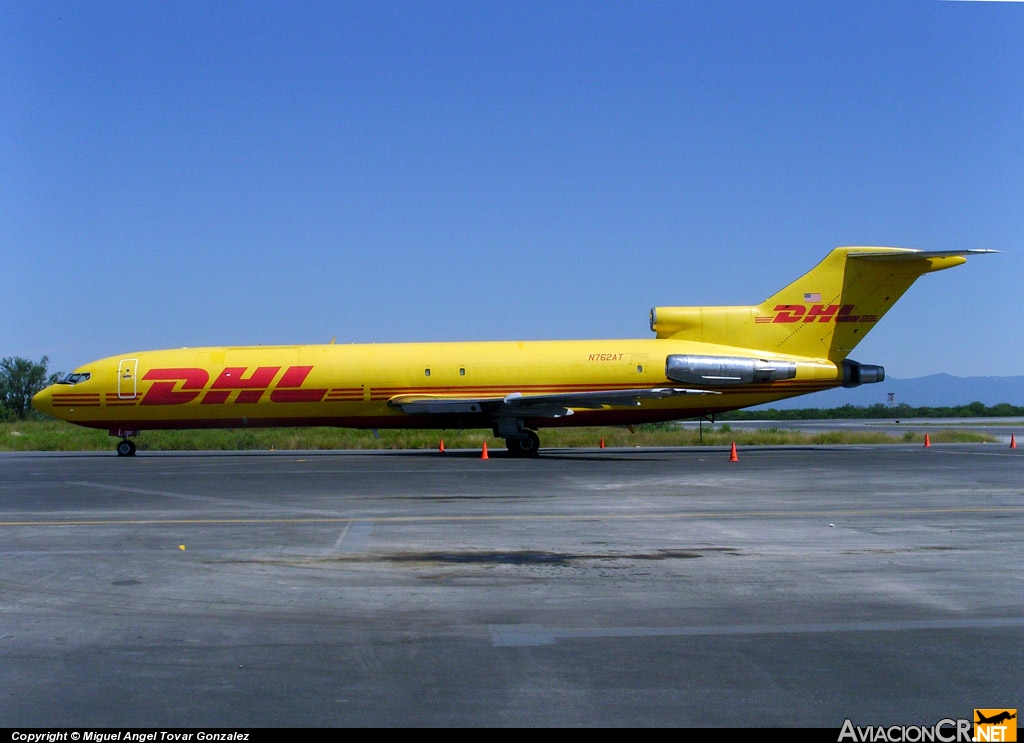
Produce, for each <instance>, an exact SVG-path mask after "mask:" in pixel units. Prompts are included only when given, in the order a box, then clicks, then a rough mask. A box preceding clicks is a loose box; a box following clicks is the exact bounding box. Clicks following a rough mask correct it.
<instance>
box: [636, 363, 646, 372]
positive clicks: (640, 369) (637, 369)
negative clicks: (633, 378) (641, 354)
mask: <svg viewBox="0 0 1024 743" xmlns="http://www.w3.org/2000/svg"><path fill="white" fill-rule="evenodd" d="M636 373H637V374H643V373H644V366H643V364H637V365H636Z"/></svg>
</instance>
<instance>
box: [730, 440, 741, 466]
mask: <svg viewBox="0 0 1024 743" xmlns="http://www.w3.org/2000/svg"><path fill="white" fill-rule="evenodd" d="M729 461H730V462H738V461H740V458H739V457H737V456H736V442H735V441H733V442H732V451H730V452H729Z"/></svg>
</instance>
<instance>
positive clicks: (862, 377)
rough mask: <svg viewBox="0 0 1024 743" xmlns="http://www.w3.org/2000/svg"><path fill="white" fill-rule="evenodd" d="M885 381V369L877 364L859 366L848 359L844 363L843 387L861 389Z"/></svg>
mask: <svg viewBox="0 0 1024 743" xmlns="http://www.w3.org/2000/svg"><path fill="white" fill-rule="evenodd" d="M883 381H885V367H884V366H877V365H875V364H858V363H857V362H856V361H850V360H849V359H847V360H846V361H844V362H843V387H860V386H861V385H862V384H874V383H875V382H883Z"/></svg>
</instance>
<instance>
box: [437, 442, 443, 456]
mask: <svg viewBox="0 0 1024 743" xmlns="http://www.w3.org/2000/svg"><path fill="white" fill-rule="evenodd" d="M437 450H438V451H439V452H441V453H442V454H444V439H441V445H440V446H439V447H437Z"/></svg>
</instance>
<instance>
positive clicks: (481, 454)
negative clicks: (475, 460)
mask: <svg viewBox="0 0 1024 743" xmlns="http://www.w3.org/2000/svg"><path fill="white" fill-rule="evenodd" d="M480 458H481V459H490V457H489V456H487V442H486V441H485V442H484V450H483V451H482V452H480Z"/></svg>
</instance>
